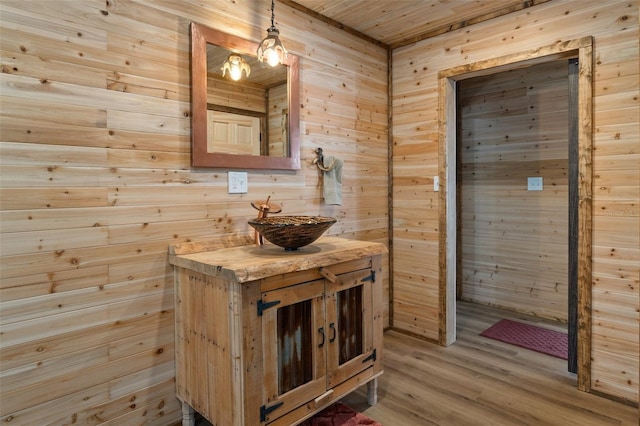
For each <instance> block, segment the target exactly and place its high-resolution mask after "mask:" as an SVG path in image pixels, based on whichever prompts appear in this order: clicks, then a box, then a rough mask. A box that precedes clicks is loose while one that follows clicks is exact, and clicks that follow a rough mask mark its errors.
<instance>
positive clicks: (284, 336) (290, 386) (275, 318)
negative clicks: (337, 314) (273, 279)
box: [262, 280, 327, 421]
mask: <svg viewBox="0 0 640 426" xmlns="http://www.w3.org/2000/svg"><path fill="white" fill-rule="evenodd" d="M324 298H325V296H324V281H323V280H318V281H313V282H309V283H305V284H300V285H296V286H291V287H286V288H284V289H281V290H274V291H269V292H266V293H263V294H262V302H263V304H265V305H268V304H272V303H273V304H274V305H273V306H272V307H270V308H268V309H266V310H265V311H264V312H263V319H262V324H263V336H264V340H263V355H264V371H265V383H264V389H265V401H266V403H265V405H268V406H269V407H273V406H279V407H278V408H277V409H274V410H273V411H272V412H271V414H269V415H268V417H267V421H268V420H272V419H275V418H277V417H279V416H280V415H283V414H285V413H287V412H288V411H290V410H292V409H294V408H296V407H298V406H299V405H301V404H304V403H306V402H308V401H309V400H312V399H314V398H315V397H317V396H318V395H321V394H323V393H324V392H325V390H326V369H325V366H326V357H325V345H326V344H327V342H326V331H325V308H324V306H325V303H324ZM276 302H277V304H275V303H276ZM280 404H282V405H280Z"/></svg>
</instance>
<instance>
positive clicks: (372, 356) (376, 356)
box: [362, 349, 378, 364]
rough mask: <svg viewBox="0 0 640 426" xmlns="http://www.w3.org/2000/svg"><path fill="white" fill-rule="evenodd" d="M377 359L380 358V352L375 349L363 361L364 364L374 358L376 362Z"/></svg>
mask: <svg viewBox="0 0 640 426" xmlns="http://www.w3.org/2000/svg"><path fill="white" fill-rule="evenodd" d="M376 359H378V354H377V353H376V350H375V349H374V350H373V352H371V355H369V356H368V357H366V358H365V359H363V360H362V363H363V364H364V363H365V362H367V361H370V360H373V361H374V362H375V361H376Z"/></svg>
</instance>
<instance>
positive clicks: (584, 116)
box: [392, 1, 640, 403]
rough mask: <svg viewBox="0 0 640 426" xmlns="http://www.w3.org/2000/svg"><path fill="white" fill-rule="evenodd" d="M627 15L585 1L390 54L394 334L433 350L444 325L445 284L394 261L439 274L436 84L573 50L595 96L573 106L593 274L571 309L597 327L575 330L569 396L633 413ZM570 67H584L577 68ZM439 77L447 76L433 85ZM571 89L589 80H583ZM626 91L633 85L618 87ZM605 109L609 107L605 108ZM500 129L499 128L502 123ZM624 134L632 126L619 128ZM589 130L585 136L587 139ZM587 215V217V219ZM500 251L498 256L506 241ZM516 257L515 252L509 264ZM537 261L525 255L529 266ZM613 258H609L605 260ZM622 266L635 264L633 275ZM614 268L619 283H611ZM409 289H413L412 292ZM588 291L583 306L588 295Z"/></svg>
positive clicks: (633, 67) (632, 96) (638, 240)
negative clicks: (604, 400) (578, 365)
mask: <svg viewBox="0 0 640 426" xmlns="http://www.w3.org/2000/svg"><path fill="white" fill-rule="evenodd" d="M638 10H639V8H638V2H637V1H633V2H625V1H619V2H614V3H608V4H607V5H606V6H604V5H602V4H600V3H599V2H596V1H588V2H574V1H568V2H557V1H551V2H547V3H544V4H540V5H537V6H535V7H533V8H530V9H528V10H527V11H526V12H514V13H512V14H510V15H509V16H508V17H506V18H505V17H498V18H495V19H492V20H490V21H487V22H483V23H478V24H476V25H473V26H471V27H470V28H469V29H466V30H458V31H452V32H449V33H447V34H444V35H441V36H438V37H433V38H430V39H427V40H424V41H421V42H417V43H415V44H414V45H409V46H405V47H402V48H398V49H394V50H393V54H392V56H393V71H392V74H393V76H392V82H393V86H394V87H393V99H392V104H393V107H392V116H393V147H392V149H393V157H394V161H393V176H394V181H393V200H394V207H393V216H394V229H393V244H392V245H393V264H394V276H393V282H394V291H393V295H394V299H393V304H394V307H393V312H394V321H393V326H394V327H397V328H399V329H402V330H406V331H409V332H412V333H415V334H418V335H421V336H424V337H427V338H429V339H435V340H438V339H440V340H442V338H441V336H439V335H438V333H439V331H440V330H442V329H443V323H441V322H439V321H438V320H437V319H438V318H439V317H440V318H442V317H443V315H444V314H445V313H446V311H445V310H446V306H445V305H444V303H443V300H444V299H443V294H441V293H442V292H439V291H438V290H437V288H438V284H439V283H441V282H442V280H443V279H444V277H443V274H441V273H440V274H439V273H438V272H437V271H435V272H434V270H433V267H430V266H429V265H425V262H424V261H423V262H422V263H420V262H416V261H411V262H408V261H405V260H404V259H411V258H412V257H414V253H420V254H421V256H422V259H429V260H430V261H429V263H433V264H434V265H435V264H436V263H437V262H439V263H440V267H442V266H443V262H444V258H443V257H442V256H444V254H443V252H442V249H443V240H442V238H441V235H442V233H444V234H445V235H446V229H444V228H443V225H444V224H443V223H441V222H439V216H438V214H437V212H438V210H439V208H440V206H441V205H442V203H443V202H444V200H445V199H444V198H443V194H442V193H440V194H436V193H435V192H434V191H433V181H432V179H433V176H438V175H440V180H441V185H444V184H446V180H444V179H446V176H443V174H442V168H443V167H444V166H445V165H446V163H445V160H444V159H443V158H442V156H443V154H444V153H443V152H438V143H437V141H438V137H439V136H441V135H439V132H440V133H442V129H443V128H444V127H445V126H446V123H444V122H443V117H442V116H439V115H438V114H439V111H441V108H442V106H439V105H438V99H439V97H438V91H439V89H440V87H439V86H438V84H439V83H438V81H439V77H443V78H446V77H449V76H451V75H459V74H463V73H467V74H468V76H469V77H472V76H480V75H482V73H492V72H495V71H499V70H500V69H499V68H496V67H487V68H486V69H484V70H480V69H474V68H473V65H472V64H478V63H481V62H482V63H484V64H487V63H490V62H491V61H492V60H495V59H496V58H506V57H511V59H516V58H518V55H519V54H521V53H522V52H533V53H534V55H533V56H536V55H538V54H542V53H545V50H544V48H545V46H547V47H549V48H551V49H556V50H558V48H561V49H565V48H573V49H578V48H580V46H581V43H582V48H583V49H585V50H584V52H585V53H584V55H585V57H584V60H585V61H588V60H589V58H591V59H593V61H592V63H593V64H594V68H593V86H592V87H591V86H590V84H589V83H586V82H585V81H583V80H581V83H580V90H584V91H591V92H592V93H593V95H594V96H593V98H592V102H591V103H589V104H583V105H580V106H579V109H580V112H579V114H580V117H581V119H580V123H581V125H580V129H579V132H580V136H581V138H582V140H584V141H590V144H589V143H587V144H585V145H584V146H583V147H582V148H581V153H580V155H581V156H582V157H581V158H582V161H583V164H584V165H585V167H591V169H592V177H593V179H592V184H589V183H588V179H586V178H585V177H586V176H587V175H586V174H584V172H585V170H583V171H582V176H583V177H582V178H581V179H582V180H581V181H580V185H581V188H580V197H581V200H582V201H581V205H580V215H581V216H580V221H581V223H582V224H583V225H584V226H588V223H590V225H591V227H592V232H591V233H589V232H587V231H586V229H585V228H583V229H582V235H583V237H585V238H587V237H588V236H592V239H591V243H587V242H586V241H585V240H583V241H582V247H583V249H582V250H583V251H582V252H581V253H580V254H579V258H580V259H581V260H582V262H583V264H585V265H586V264H590V265H592V269H591V268H584V267H583V268H582V269H581V270H580V271H579V277H580V279H581V280H582V282H583V283H584V286H583V288H584V293H583V294H582V295H581V296H579V297H581V301H582V306H584V309H585V312H589V313H593V314H595V313H597V315H598V317H599V320H598V321H594V322H593V324H590V323H588V322H585V323H583V324H581V327H582V329H583V330H590V331H591V337H592V340H591V341H590V342H589V341H588V340H587V341H583V344H584V346H582V347H581V348H579V351H580V352H581V353H582V360H583V362H584V364H583V368H584V369H585V370H588V371H591V372H592V373H593V376H592V377H591V380H590V381H589V383H583V382H581V383H580V384H579V385H580V388H581V389H586V388H587V387H588V386H591V389H592V390H593V391H594V392H599V393H603V394H607V395H610V396H613V397H619V398H623V399H627V400H629V401H634V402H636V403H637V401H638V397H639V394H640V386H639V374H640V365H639V364H640V362H639V361H638V360H639V359H640V357H639V356H638V335H640V333H638V324H639V323H640V321H639V317H638V315H639V313H638V312H640V305H639V303H640V302H639V300H640V297H639V291H640V286H638V282H639V280H640V278H639V276H638V270H637V259H638V258H640V251H639V250H638V247H640V222H638V220H637V218H638V204H639V201H640V189H639V188H638V184H637V182H638V179H639V178H640V176H639V175H638V173H640V169H638V167H637V161H635V160H637V155H638V138H637V132H638V126H637V123H638V111H639V107H638V102H637V93H638V80H639V79H638V75H640V72H639V65H638ZM591 37H593V49H592V51H591V52H590V53H588V52H587V47H585V46H584V43H583V40H587V39H590V38H591ZM572 40H575V42H573V41H572ZM572 43H573V44H572ZM547 53H551V50H547ZM510 55H511V56H510ZM533 56H530V57H529V58H526V57H521V58H520V59H521V60H526V59H530V58H531V57H533ZM546 59H548V58H546ZM581 63H584V62H582V59H581ZM495 65H498V63H497V62H496V63H495ZM443 70H446V71H447V72H448V73H449V74H447V75H441V74H440V73H441V72H442V71H443ZM473 73H476V74H473ZM629 76H633V77H631V78H629ZM581 78H582V79H587V78H588V76H586V75H584V72H583V75H582V77H581ZM630 80H633V82H631V83H629V81H630ZM590 87H591V88H590ZM605 88H606V89H605ZM505 93H506V92H505ZM507 94H508V93H507ZM514 95H515V93H514ZM613 98H616V99H618V100H619V101H620V102H619V103H616V104H614V103H612V102H611V100H612V99H613ZM508 102H511V101H510V100H509V99H505V105H509V103H508ZM549 118H553V117H549ZM508 119H509V117H505V118H504V120H505V121H508ZM629 123H633V125H632V126H629V125H628V124H629ZM495 124H497V122H496V123H495ZM588 124H591V125H592V131H591V132H590V131H589V130H588V127H589V126H588ZM480 136H481V141H483V140H482V137H483V136H484V137H485V139H484V141H485V143H486V142H490V140H489V139H486V136H487V135H480ZM520 136H521V135H518V136H517V137H516V139H518V138H519V137H520ZM550 140H553V136H552V139H550ZM520 143H522V142H520ZM525 146H526V144H523V145H521V146H520V147H518V149H520V148H524V147H525ZM518 149H514V150H513V151H511V150H508V149H507V150H505V151H504V155H505V156H506V157H507V158H509V159H511V160H513V161H515V160H516V157H517V153H518V152H519V151H518ZM555 151H556V150H553V149H550V150H548V151H547V150H544V153H543V155H545V156H547V155H549V156H551V157H552V156H554V155H557V152H555ZM502 153H503V152H502V150H499V151H498V150H496V151H495V152H494V157H495V158H498V156H499V155H502ZM588 156H590V158H589V157H588ZM634 161H635V163H634V165H633V166H632V165H631V163H632V162H634ZM493 165H495V162H494V163H493V164H492V166H493ZM614 169H616V170H614ZM491 170H492V168H487V169H486V170H481V171H480V172H481V173H484V174H485V175H486V173H487V172H489V171H491ZM441 188H442V187H441ZM497 193H498V192H496V194H497ZM614 194H617V195H614ZM417 200H420V202H419V203H418V202H417ZM479 202H482V201H481V200H480V201H479ZM627 203H629V204H627ZM418 205H419V206H420V208H417V206H418ZM607 205H609V206H610V207H607ZM590 206H591V207H590ZM593 206H598V207H597V208H595V209H594V208H593ZM488 207H489V206H487V208H488ZM542 208H543V209H549V208H551V209H552V208H553V207H552V206H550V205H549V206H542ZM632 222H633V223H632ZM523 225H524V223H523ZM504 243H505V245H508V241H505V242H504ZM511 248H512V249H514V250H512V251H513V252H514V253H515V256H519V257H517V260H514V261H517V262H518V263H521V261H522V259H523V258H524V257H523V256H526V251H524V250H523V249H525V248H526V246H523V245H520V246H519V247H515V246H513V245H512V246H511ZM516 249H517V250H522V251H521V252H520V253H518V252H517V251H516ZM541 253H542V252H541V251H538V250H536V251H531V252H530V256H536V255H540V254H541ZM612 253H613V255H612ZM617 253H620V256H621V257H620V258H617V257H616V256H617ZM625 254H626V255H625ZM439 256H440V257H439ZM626 256H631V257H630V258H628V257H626ZM631 258H635V264H636V265H635V266H633V267H632V266H631V264H632V263H633V261H632V260H631ZM590 261H591V262H590ZM630 262H631V263H630ZM616 268H618V269H619V270H620V271H621V273H619V274H615V273H613V270H615V269H616ZM630 268H631V269H630ZM440 270H441V271H442V268H440ZM409 277H410V279H411V280H413V281H414V282H419V283H420V286H417V285H413V283H412V282H410V279H409ZM622 283H624V284H622ZM441 288H445V287H444V286H442V287H441ZM592 289H593V292H592V294H591V296H592V298H591V299H589V295H588V294H587V293H589V292H590V290H592ZM609 293H614V294H616V295H624V301H622V300H621V301H620V303H619V304H615V303H610V302H609V301H608V300H607V297H606V296H605V294H609ZM622 318H624V319H622ZM627 329H633V330H634V332H633V333H630V334H626V333H624V335H626V336H627V337H626V338H623V340H622V341H620V342H617V343H619V344H618V345H615V348H611V347H609V346H608V345H609V342H608V340H607V339H606V337H605V336H606V335H607V333H608V332H610V330H620V331H622V330H627ZM589 347H591V348H593V352H592V356H589V355H587V352H588V349H589ZM622 383H624V384H622Z"/></svg>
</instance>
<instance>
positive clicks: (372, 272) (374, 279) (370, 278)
mask: <svg viewBox="0 0 640 426" xmlns="http://www.w3.org/2000/svg"><path fill="white" fill-rule="evenodd" d="M360 281H363V282H364V281H371V282H372V283H375V282H376V271H371V275H369V276H367V277H364V278H363V279H361V280H360Z"/></svg>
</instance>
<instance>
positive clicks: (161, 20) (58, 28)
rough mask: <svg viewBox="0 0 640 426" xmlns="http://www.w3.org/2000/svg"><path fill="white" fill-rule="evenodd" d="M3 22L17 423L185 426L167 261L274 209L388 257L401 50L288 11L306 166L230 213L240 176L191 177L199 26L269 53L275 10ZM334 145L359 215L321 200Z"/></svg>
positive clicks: (121, 13) (6, 365) (287, 37)
mask: <svg viewBox="0 0 640 426" xmlns="http://www.w3.org/2000/svg"><path fill="white" fill-rule="evenodd" d="M0 9H1V13H0V20H1V22H0V55H1V56H0V57H1V59H0V61H1V69H2V73H0V103H1V105H2V106H1V108H0V127H1V131H0V135H1V136H0V137H1V142H0V156H1V157H2V161H1V163H2V164H0V180H1V182H2V183H1V188H0V231H1V233H2V236H1V237H0V251H1V258H0V323H1V324H2V325H1V326H0V327H1V330H0V332H1V333H2V346H1V347H0V382H2V383H3V385H2V394H1V395H0V419H1V420H2V421H3V422H8V421H9V420H10V421H11V424H16V425H21V424H24V425H28V424H29V425H31V424H45V423H51V424H72V423H74V422H76V423H83V424H99V423H111V424H118V425H129V424H131V425H133V424H144V423H146V424H153V425H159V426H162V425H171V424H175V423H176V422H178V421H179V419H180V417H181V414H180V406H179V404H178V401H177V399H176V398H175V382H174V377H175V371H174V355H173V352H174V348H173V343H172V341H173V339H170V338H169V339H167V337H168V336H169V335H171V334H172V332H173V327H174V326H173V325H172V323H173V315H174V310H173V297H174V294H173V291H174V280H173V278H172V271H171V268H170V265H169V264H168V261H167V247H168V246H169V245H171V244H181V243H198V242H206V241H209V240H211V239H212V238H214V237H229V238H231V237H233V236H236V235H248V234H250V233H252V229H251V228H249V226H248V225H247V220H248V219H252V218H255V217H256V214H257V212H256V210H255V209H253V208H252V207H251V202H252V201H255V200H264V199H265V198H266V197H267V196H271V200H273V201H274V202H277V203H279V204H281V205H282V206H283V209H284V212H283V213H285V214H291V215H296V214H305V215H321V216H333V217H337V218H338V219H339V221H338V224H337V225H338V226H336V227H335V228H333V229H332V230H330V232H329V235H336V234H342V236H344V237H346V238H350V239H360V240H366V241H375V242H380V243H383V244H384V243H386V242H387V240H388V231H387V230H388V220H389V214H388V197H387V195H388V184H389V182H388V178H387V171H388V148H387V115H388V114H387V111H388V98H387V71H386V66H387V51H386V49H384V48H381V47H379V46H376V45H374V44H371V43H367V42H363V41H362V40H360V39H358V37H356V36H353V35H348V34H344V33H341V34H339V35H337V36H336V31H335V28H333V27H330V26H328V25H326V24H325V23H323V22H321V21H319V20H317V19H301V15H300V14H299V12H298V11H296V10H294V9H292V8H290V7H287V6H282V5H279V6H278V28H279V29H280V31H281V37H282V38H283V41H284V43H285V45H286V46H287V48H288V49H289V50H290V51H291V52H292V53H293V54H295V55H298V56H299V57H300V58H301V63H300V65H301V73H300V76H299V77H300V83H301V87H300V89H301V97H300V99H301V102H300V104H301V105H300V106H301V108H302V109H301V111H302V114H303V115H302V117H301V120H300V123H299V124H300V126H301V130H302V131H301V137H302V149H301V150H300V155H301V159H302V162H301V164H302V168H301V170H300V171H298V172H273V171H267V170H259V171H255V172H251V173H249V192H248V193H247V194H242V195H238V194H233V195H230V194H228V193H227V169H201V170H195V169H191V168H190V153H191V148H190V138H191V110H190V103H191V95H190V78H189V67H190V58H189V24H190V22H192V21H195V22H199V23H202V24H206V25H208V26H211V27H213V28H216V29H219V30H221V31H225V32H228V33H230V34H233V35H236V36H239V37H242V38H245V39H249V40H252V41H253V42H258V41H259V40H261V39H262V38H263V37H264V35H265V31H264V29H265V28H267V27H268V26H269V17H270V16H269V13H268V12H269V10H268V7H263V6H261V5H258V3H257V2H254V1H250V0H240V1H236V2H234V3H233V4H232V3H228V2H219V1H215V2H211V1H209V2H194V1H181V2H172V1H146V0H141V1H139V0H117V1H111V0H109V1H106V2H105V1H104V0H87V1H59V0H55V1H49V0H34V1H28V2H23V1H11V0H9V1H2V4H1V5H0ZM318 44H322V45H325V46H328V47H329V50H327V51H325V50H324V49H323V50H322V52H317V51H316V48H317V46H318ZM336 57H340V58H342V57H344V61H340V62H339V63H337V64H336V63H335V60H334V59H335V58H336ZM318 146H322V147H323V148H324V149H325V152H326V153H327V154H331V155H335V156H337V157H340V158H342V159H343V160H344V161H345V167H344V174H343V185H344V186H343V192H344V197H343V205H342V206H327V205H325V204H324V202H323V200H322V186H321V185H322V183H321V180H320V175H319V174H318V172H317V169H316V167H315V166H314V165H313V164H312V160H313V159H314V153H313V150H314V149H315V148H316V147H318ZM382 262H383V264H384V265H385V266H386V265H387V263H388V261H387V259H386V258H385V259H383V261H382ZM386 271H388V269H385V272H384V274H386V276H383V277H382V285H383V286H384V291H385V293H384V294H385V295H384V296H383V298H384V300H385V301H388V297H387V296H386V295H387V294H388V286H389V280H388V272H386ZM387 312H388V310H386V309H385V311H384V315H385V317H384V319H385V321H386V315H387ZM154 335H155V338H154ZM5 383H6V386H5ZM237 403H238V402H237V401H234V404H237Z"/></svg>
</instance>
